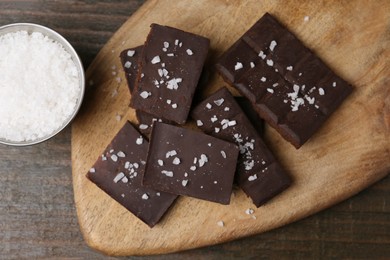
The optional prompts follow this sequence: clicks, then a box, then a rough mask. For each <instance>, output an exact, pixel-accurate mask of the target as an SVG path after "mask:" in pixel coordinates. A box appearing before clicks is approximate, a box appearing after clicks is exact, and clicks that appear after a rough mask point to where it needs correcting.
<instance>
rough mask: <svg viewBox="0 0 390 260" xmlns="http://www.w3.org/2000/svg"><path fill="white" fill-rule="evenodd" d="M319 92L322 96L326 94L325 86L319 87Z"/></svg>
mask: <svg viewBox="0 0 390 260" xmlns="http://www.w3.org/2000/svg"><path fill="white" fill-rule="evenodd" d="M318 94H320V96H323V95H325V90H324V89H323V88H319V89H318Z"/></svg>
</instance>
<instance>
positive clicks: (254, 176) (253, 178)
mask: <svg viewBox="0 0 390 260" xmlns="http://www.w3.org/2000/svg"><path fill="white" fill-rule="evenodd" d="M256 179H257V175H256V174H254V175H251V176H249V177H248V181H254V180H256Z"/></svg>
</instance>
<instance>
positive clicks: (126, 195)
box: [87, 122, 177, 227]
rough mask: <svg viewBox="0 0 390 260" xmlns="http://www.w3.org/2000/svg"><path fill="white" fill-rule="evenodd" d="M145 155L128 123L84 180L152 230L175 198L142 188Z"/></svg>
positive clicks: (140, 139)
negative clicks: (90, 182)
mask: <svg viewBox="0 0 390 260" xmlns="http://www.w3.org/2000/svg"><path fill="white" fill-rule="evenodd" d="M147 151H148V142H147V141H146V140H145V139H144V138H143V137H142V136H141V135H140V134H139V133H138V132H137V130H135V129H134V127H133V126H132V125H131V124H130V123H129V122H127V123H126V124H125V125H124V126H123V128H122V129H121V130H120V131H119V132H118V134H117V135H116V136H115V137H114V139H113V140H112V142H111V143H110V144H109V145H108V146H107V148H106V149H105V150H104V152H103V154H102V155H101V156H99V158H98V159H97V160H96V162H95V164H94V165H93V166H92V168H91V169H90V170H89V172H88V173H87V178H88V179H90V180H91V181H92V182H93V183H95V184H96V185H97V186H98V187H99V188H100V189H102V190H103V191H105V192H106V193H107V194H108V195H110V196H111V197H112V198H113V199H114V200H116V201H117V202H119V203H120V204H121V205H122V206H124V207H125V208H126V209H127V210H129V211H130V212H131V213H133V214H134V215H135V216H137V217H138V218H139V219H140V220H142V221H143V222H145V223H146V224H147V225H149V226H150V227H153V226H154V225H155V224H156V223H157V222H158V221H159V220H160V219H161V218H162V216H163V215H164V213H165V212H166V211H167V210H168V209H169V207H170V206H171V205H172V203H173V202H174V201H175V199H176V197H177V196H176V195H173V194H169V193H165V192H160V191H156V190H153V189H151V188H146V187H143V186H142V185H141V183H142V178H143V172H144V169H145V164H146V156H147Z"/></svg>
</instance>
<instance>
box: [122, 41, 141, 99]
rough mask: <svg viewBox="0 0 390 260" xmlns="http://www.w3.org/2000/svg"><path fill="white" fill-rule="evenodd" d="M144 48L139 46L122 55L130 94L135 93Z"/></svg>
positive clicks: (123, 52)
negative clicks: (139, 60) (139, 63)
mask: <svg viewBox="0 0 390 260" xmlns="http://www.w3.org/2000/svg"><path fill="white" fill-rule="evenodd" d="M143 47H144V46H143V45H141V46H137V47H135V48H131V49H126V50H124V51H122V52H121V53H120V58H121V63H122V67H123V71H124V72H125V77H126V81H127V86H128V87H129V91H130V93H133V89H134V85H135V82H136V79H137V74H138V59H139V57H140V56H141V53H142V49H143Z"/></svg>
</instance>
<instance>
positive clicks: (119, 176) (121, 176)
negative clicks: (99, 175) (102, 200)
mask: <svg viewBox="0 0 390 260" xmlns="http://www.w3.org/2000/svg"><path fill="white" fill-rule="evenodd" d="M123 177H125V174H124V173H123V172H120V173H118V174H117V175H116V176H115V178H114V182H115V183H118V181H120V180H121V179H122V178H123Z"/></svg>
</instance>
